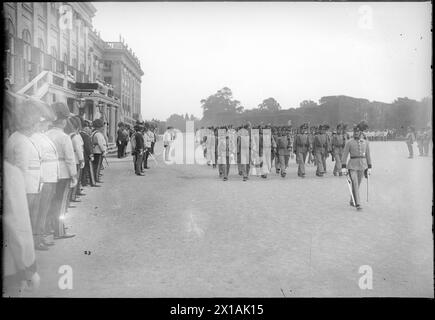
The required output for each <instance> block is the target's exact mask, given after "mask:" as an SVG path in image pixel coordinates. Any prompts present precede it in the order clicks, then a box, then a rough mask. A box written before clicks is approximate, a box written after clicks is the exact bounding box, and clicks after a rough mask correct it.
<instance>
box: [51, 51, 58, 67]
mask: <svg viewBox="0 0 435 320" xmlns="http://www.w3.org/2000/svg"><path fill="white" fill-rule="evenodd" d="M51 56H52V58H53V59H51V71H53V72H56V71H57V70H56V63H57V59H58V57H57V50H56V48H55V47H51Z"/></svg>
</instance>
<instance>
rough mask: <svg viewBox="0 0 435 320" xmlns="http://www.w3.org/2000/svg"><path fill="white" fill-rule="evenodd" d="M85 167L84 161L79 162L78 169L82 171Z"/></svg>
mask: <svg viewBox="0 0 435 320" xmlns="http://www.w3.org/2000/svg"><path fill="white" fill-rule="evenodd" d="M84 167H85V162H84V161H80V169H83V168H84Z"/></svg>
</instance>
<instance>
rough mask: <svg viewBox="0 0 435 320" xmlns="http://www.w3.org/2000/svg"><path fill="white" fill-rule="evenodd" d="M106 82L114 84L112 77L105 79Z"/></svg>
mask: <svg viewBox="0 0 435 320" xmlns="http://www.w3.org/2000/svg"><path fill="white" fill-rule="evenodd" d="M104 82H106V83H109V84H112V77H104Z"/></svg>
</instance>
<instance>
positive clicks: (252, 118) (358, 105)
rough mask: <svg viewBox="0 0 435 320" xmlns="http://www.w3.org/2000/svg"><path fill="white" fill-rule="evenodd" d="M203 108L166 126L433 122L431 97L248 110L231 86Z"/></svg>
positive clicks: (267, 103)
mask: <svg viewBox="0 0 435 320" xmlns="http://www.w3.org/2000/svg"><path fill="white" fill-rule="evenodd" d="M200 103H201V108H202V111H203V117H202V118H201V119H197V118H195V117H194V116H193V115H190V116H189V115H188V114H186V115H184V116H183V115H177V114H173V115H171V116H170V117H169V118H168V119H167V120H166V126H172V127H174V128H177V129H180V130H182V131H184V129H185V123H186V120H193V121H195V127H196V128H198V127H201V126H221V125H226V124H233V125H235V126H239V125H242V124H244V123H246V122H247V121H249V122H250V123H251V124H252V125H260V124H271V125H276V126H281V125H287V124H289V123H291V124H292V125H293V126H294V127H298V126H300V125H302V124H303V123H305V122H308V123H309V124H310V125H319V124H323V123H328V124H329V125H330V126H331V127H335V126H336V125H337V124H338V123H340V122H344V123H347V124H348V125H349V126H352V125H353V124H354V123H357V122H359V121H361V120H362V119H365V120H367V121H368V123H369V125H370V129H374V130H384V129H396V130H403V129H404V128H407V127H408V126H414V127H415V128H416V129H418V128H425V127H427V126H428V125H431V121H432V97H426V98H424V99H422V100H421V101H417V100H413V99H409V98H406V97H404V98H397V99H395V100H394V101H393V102H392V103H385V102H379V101H369V100H367V99H361V98H354V97H349V96H344V95H339V96H326V97H322V98H321V99H320V100H319V101H318V102H315V101H312V100H304V101H302V102H301V103H300V105H299V108H289V109H283V108H282V107H281V105H280V104H279V102H278V101H276V99H275V98H273V97H269V98H267V99H264V100H263V101H262V102H261V103H260V104H259V105H258V106H257V108H254V109H245V108H244V107H243V106H242V104H241V102H240V101H238V100H237V99H235V98H234V97H233V94H232V91H231V89H230V88H228V87H224V88H222V89H221V90H218V91H217V92H216V93H215V94H212V95H210V96H209V97H208V98H206V99H202V100H201V101H200Z"/></svg>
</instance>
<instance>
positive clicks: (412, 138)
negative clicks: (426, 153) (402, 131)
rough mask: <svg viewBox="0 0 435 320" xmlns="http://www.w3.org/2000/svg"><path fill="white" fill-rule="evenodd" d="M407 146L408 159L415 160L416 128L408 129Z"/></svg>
mask: <svg viewBox="0 0 435 320" xmlns="http://www.w3.org/2000/svg"><path fill="white" fill-rule="evenodd" d="M405 140H406V145H407V146H408V151H409V156H408V159H412V158H414V146H413V144H414V142H415V134H414V128H413V127H408V133H407V134H406V138H405Z"/></svg>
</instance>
